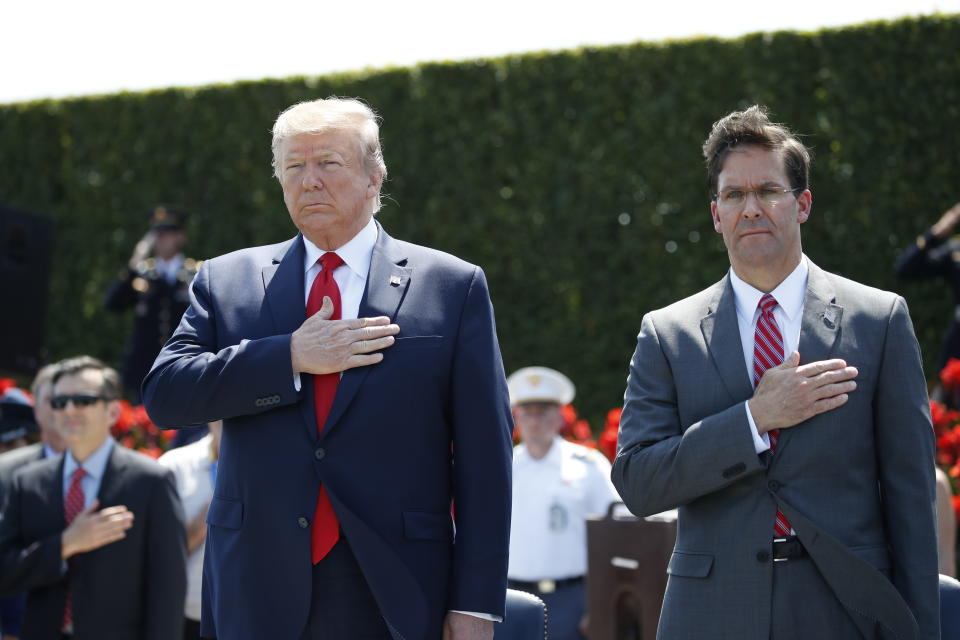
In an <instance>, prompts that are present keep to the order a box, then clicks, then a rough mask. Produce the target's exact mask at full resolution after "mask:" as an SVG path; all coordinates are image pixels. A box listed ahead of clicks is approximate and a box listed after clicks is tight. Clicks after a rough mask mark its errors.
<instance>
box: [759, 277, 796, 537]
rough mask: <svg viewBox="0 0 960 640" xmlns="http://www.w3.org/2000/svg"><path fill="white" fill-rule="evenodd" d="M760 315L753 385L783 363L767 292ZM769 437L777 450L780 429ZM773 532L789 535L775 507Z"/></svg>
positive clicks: (773, 304) (772, 302)
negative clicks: (775, 515) (772, 368)
mask: <svg viewBox="0 0 960 640" xmlns="http://www.w3.org/2000/svg"><path fill="white" fill-rule="evenodd" d="M757 306H758V307H760V317H759V318H758V319H757V330H756V331H755V332H754V334H753V386H754V387H756V386H757V385H758V384H760V378H762V377H763V374H764V372H765V371H766V370H767V369H769V368H770V367H775V366H777V365H779V364H782V363H783V352H784V348H783V336H782V335H781V334H780V327H778V326H777V320H776V318H774V317H773V310H774V309H775V308H776V307H777V300H776V298H774V297H773V296H772V295H770V294H769V293H765V294H763V297H762V298H760V304H759V305H757ZM767 435H768V436H769V437H770V453H773V452H774V451H776V450H777V441H778V440H779V439H780V430H779V429H771V430H770V431H768V432H767ZM773 533H774V536H775V537H777V538H784V537H786V536H788V535H790V522H789V521H788V520H787V517H786V516H785V515H783V512H781V511H780V509H777V517H776V520H775V522H774V524H773Z"/></svg>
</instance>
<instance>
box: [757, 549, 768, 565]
mask: <svg viewBox="0 0 960 640" xmlns="http://www.w3.org/2000/svg"><path fill="white" fill-rule="evenodd" d="M769 559H770V554H769V553H767V552H766V551H757V562H766V561H767V560H769Z"/></svg>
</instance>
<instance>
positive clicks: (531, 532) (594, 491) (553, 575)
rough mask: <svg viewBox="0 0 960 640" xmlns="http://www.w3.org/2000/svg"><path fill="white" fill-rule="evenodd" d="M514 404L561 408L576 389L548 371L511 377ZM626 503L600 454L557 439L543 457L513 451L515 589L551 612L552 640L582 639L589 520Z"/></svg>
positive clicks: (522, 372)
mask: <svg viewBox="0 0 960 640" xmlns="http://www.w3.org/2000/svg"><path fill="white" fill-rule="evenodd" d="M507 385H508V386H509V388H510V402H511V404H512V405H513V406H515V407H517V406H520V405H524V404H542V405H544V404H545V405H552V406H557V407H559V406H562V405H564V404H569V403H570V402H571V401H572V400H573V397H574V393H575V389H574V387H573V383H572V382H570V380H569V379H567V377H566V376H564V375H563V374H561V373H560V372H558V371H554V370H553V369H547V368H545V367H526V368H524V369H521V370H519V371H517V372H516V373H514V374H513V375H511V376H510V378H509V379H508V381H507ZM619 501H620V496H619V495H618V494H617V490H616V489H615V488H614V486H613V483H612V482H611V481H610V462H608V461H607V459H606V458H605V457H604V456H603V454H602V453H600V452H599V451H596V450H594V449H588V448H587V447H584V446H581V445H578V444H574V443H572V442H567V441H566V440H564V439H563V438H560V437H555V438H554V439H553V443H552V444H551V445H550V448H549V450H548V451H547V452H546V454H545V455H543V456H542V457H540V458H537V457H535V456H534V455H531V453H530V452H529V451H528V449H527V445H526V444H519V445H517V446H516V447H515V448H514V450H513V512H512V516H511V525H510V565H509V568H508V570H507V577H508V579H509V584H510V587H511V588H513V589H520V590H522V591H528V592H530V593H533V594H534V595H536V596H538V597H540V598H541V599H542V600H543V601H544V602H545V603H546V605H547V611H548V618H547V624H548V635H549V637H550V638H551V640H579V639H581V638H582V637H583V636H582V635H581V634H580V631H579V624H580V620H581V618H583V614H584V611H585V609H586V584H585V578H586V573H587V523H586V520H587V516H590V515H602V514H604V513H606V511H607V509H608V508H609V506H610V503H612V502H619Z"/></svg>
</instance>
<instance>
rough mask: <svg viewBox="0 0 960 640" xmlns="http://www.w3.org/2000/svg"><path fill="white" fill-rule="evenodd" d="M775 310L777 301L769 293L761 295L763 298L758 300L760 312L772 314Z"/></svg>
mask: <svg viewBox="0 0 960 640" xmlns="http://www.w3.org/2000/svg"><path fill="white" fill-rule="evenodd" d="M776 308H777V299H776V298H774V297H773V296H772V295H770V294H769V293H765V294H763V297H762V298H760V310H761V311H762V312H763V313H773V310H774V309H776Z"/></svg>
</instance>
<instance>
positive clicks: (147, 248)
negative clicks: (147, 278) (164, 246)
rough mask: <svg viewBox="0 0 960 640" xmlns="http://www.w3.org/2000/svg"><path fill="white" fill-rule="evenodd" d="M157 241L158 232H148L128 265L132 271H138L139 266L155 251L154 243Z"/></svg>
mask: <svg viewBox="0 0 960 640" xmlns="http://www.w3.org/2000/svg"><path fill="white" fill-rule="evenodd" d="M156 239H157V232H156V231H147V233H146V235H144V236H143V237H142V238H140V241H139V242H137V245H136V246H135V247H134V248H133V254H132V255H131V256H130V260H129V262H128V263H127V264H128V266H129V267H130V269H131V270H133V269H136V268H137V265H139V264H140V263H141V262H143V261H144V260H146V259H147V256H149V255H150V252H151V251H153V243H154V242H155V241H156Z"/></svg>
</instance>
